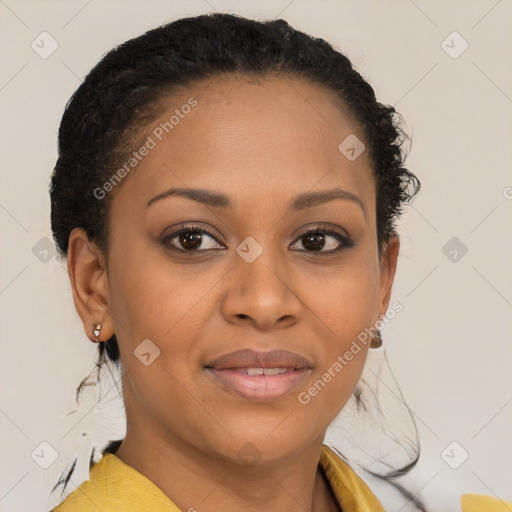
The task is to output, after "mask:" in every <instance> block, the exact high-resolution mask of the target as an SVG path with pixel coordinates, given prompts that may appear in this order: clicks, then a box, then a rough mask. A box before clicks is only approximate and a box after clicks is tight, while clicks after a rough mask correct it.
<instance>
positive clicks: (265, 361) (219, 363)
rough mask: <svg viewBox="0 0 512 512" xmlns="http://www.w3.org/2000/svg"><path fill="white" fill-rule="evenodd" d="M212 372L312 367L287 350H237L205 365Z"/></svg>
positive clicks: (305, 360)
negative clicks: (229, 369)
mask: <svg viewBox="0 0 512 512" xmlns="http://www.w3.org/2000/svg"><path fill="white" fill-rule="evenodd" d="M206 367H207V368H213V369H214V370H224V369H228V368H293V369H302V368H312V367H313V365H312V363H311V362H310V361H308V360H307V359H305V358H304V357H301V356H299V355H298V354H295V353H293V352H290V351H288V350H283V349H278V350H271V351H268V352H260V351H256V350H251V349H244V350H237V351H236V352H230V353H229V354H225V355H223V356H220V357H218V358H217V359H215V360H214V361H212V362H211V363H209V364H207V365H206Z"/></svg>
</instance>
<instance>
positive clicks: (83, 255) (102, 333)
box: [67, 228, 114, 342]
mask: <svg viewBox="0 0 512 512" xmlns="http://www.w3.org/2000/svg"><path fill="white" fill-rule="evenodd" d="M67 266H68V275H69V279H70V282H71V289H72V292H73V301H74V303H75V308H76V310H77V312H78V314H79V315H80V318H81V319H82V323H83V325H84V330H85V333H86V335H87V337H88V338H89V339H90V340H91V341H94V342H100V341H105V340H108V339H109V338H111V337H112V335H113V334H114V330H113V325H112V321H111V318H110V313H109V295H108V275H107V268H106V262H105V257H104V255H103V253H102V252H101V250H100V249H99V248H98V247H97V245H96V244H95V243H94V242H91V241H90V240H89V238H88V236H87V234H86V233H85V231H84V230H83V229H81V228H75V229H73V230H72V232H71V234H70V236H69V248H68V261H67ZM98 325H100V327H98ZM96 331H97V332H98V334H97V335H96Z"/></svg>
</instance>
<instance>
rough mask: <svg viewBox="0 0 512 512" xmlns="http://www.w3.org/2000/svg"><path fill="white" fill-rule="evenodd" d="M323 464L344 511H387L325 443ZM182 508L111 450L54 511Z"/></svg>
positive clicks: (467, 506) (495, 504) (484, 504)
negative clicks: (86, 478)
mask: <svg viewBox="0 0 512 512" xmlns="http://www.w3.org/2000/svg"><path fill="white" fill-rule="evenodd" d="M320 465H321V466H322V468H323V469H324V471H325V474H326V477H327V479H328V481H329V483H330V485H331V488H332V490H333V493H334V495H335V497H336V499H337V500H338V503H339V504H340V506H341V508H342V510H343V512H384V508H383V507H382V505H380V503H379V502H378V500H377V498H376V497H375V495H374V494H373V493H372V491H370V489H369V488H368V486H367V485H366V484H365V483H364V482H363V481H362V480H361V479H360V478H359V477H358V476H357V475H356V473H355V472H354V471H353V470H352V469H351V468H350V466H349V465H348V464H347V463H346V462H345V461H343V460H342V459H341V458H340V457H339V456H338V455H336V454H335V453H334V452H333V451H332V450H331V449H330V448H329V447H328V446H326V445H323V446H322V451H321V454H320ZM461 504H462V511H463V512H482V511H483V510H485V511H486V512H509V511H512V504H510V503H509V504H506V503H505V502H502V501H500V500H495V499H494V498H489V497H486V496H477V495H464V496H463V497H462V500H461ZM91 510H101V511H102V512H121V511H122V512H139V511H140V510H151V512H182V511H180V509H179V508H178V507H177V506H176V505H175V504H174V503H173V502H172V501H171V500H170V499H169V498H168V497H167V496H166V495H165V494H164V493H163V492H162V491H161V490H160V489H159V488H158V487H157V486H156V485H155V484H154V483H153V482H152V481H151V480H149V479H148V478H146V477H145V476H144V475H142V474H141V473H139V472H138V471H137V470H136V469H134V468H132V467H131V466H129V465H128V464H125V463H124V462H123V461H122V460H121V459H120V458H119V457H117V456H116V455H114V454H112V453H105V455H104V456H103V458H102V459H101V460H100V461H99V462H97V463H96V464H94V466H93V467H92V469H91V471H90V475H89V480H86V481H85V482H83V483H82V485H80V487H78V488H77V489H75V490H74V491H73V492H72V493H71V494H70V495H69V496H68V497H67V498H66V499H65V500H64V502H63V503H61V504H60V505H59V506H57V507H56V508H55V509H53V512H90V511H91Z"/></svg>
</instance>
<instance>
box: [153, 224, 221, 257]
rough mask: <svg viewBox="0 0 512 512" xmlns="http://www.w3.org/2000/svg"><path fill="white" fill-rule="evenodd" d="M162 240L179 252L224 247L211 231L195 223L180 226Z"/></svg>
mask: <svg viewBox="0 0 512 512" xmlns="http://www.w3.org/2000/svg"><path fill="white" fill-rule="evenodd" d="M162 242H163V243H164V244H165V245H166V246H167V247H169V248H170V249H172V250H176V251H180V252H202V251H208V250H213V249H219V248H225V247H224V246H222V244H220V242H219V241H218V240H217V237H216V236H215V235H214V234H213V233H210V232H209V231H208V230H206V229H204V228H201V227H199V226H195V225H194V226H180V229H178V230H176V231H174V232H173V233H170V234H169V235H166V237H165V238H164V239H163V240H162ZM205 245H206V247H205ZM219 246H220V247H219Z"/></svg>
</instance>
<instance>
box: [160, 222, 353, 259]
mask: <svg viewBox="0 0 512 512" xmlns="http://www.w3.org/2000/svg"><path fill="white" fill-rule="evenodd" d="M327 226H328V224H322V225H320V226H315V227H312V228H309V229H307V230H306V231H304V232H303V233H301V234H300V235H299V236H298V237H297V238H296V239H295V241H294V242H293V244H292V245H295V244H296V243H297V242H298V241H300V240H301V239H302V238H303V237H305V236H307V235H311V234H320V235H329V236H332V237H334V238H336V240H337V241H338V242H339V243H340V246H339V247H338V248H336V249H332V250H330V251H308V250H306V249H299V250H297V249H293V250H295V251H297V252H304V253H310V254H315V255H316V254H319V255H332V254H337V253H339V252H341V251H343V250H345V249H350V248H351V247H353V246H354V245H355V243H354V242H353V240H352V239H351V238H350V237H349V236H346V235H343V234H341V233H340V232H338V231H336V230H334V229H329V228H327ZM178 228H179V229H177V230H176V231H173V232H172V233H170V234H169V235H167V236H166V237H165V238H164V239H163V240H162V242H163V243H164V244H165V245H166V246H167V247H168V248H169V249H171V250H175V251H178V252H181V253H194V252H196V253H201V252H206V251H211V250H220V249H197V250H186V249H182V248H178V247H175V246H173V245H170V244H169V242H170V241H171V240H173V239H175V238H176V237H178V236H179V235H181V234H183V233H197V232H199V233H201V234H206V235H208V236H209V237H210V238H212V239H213V240H215V241H216V242H217V243H219V244H221V242H219V240H218V238H222V237H221V236H220V234H218V233H212V232H211V231H209V230H207V229H205V228H203V227H200V226H197V225H188V226H187V225H185V224H181V225H180V226H178Z"/></svg>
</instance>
